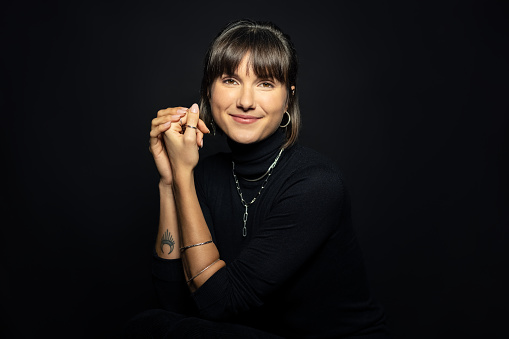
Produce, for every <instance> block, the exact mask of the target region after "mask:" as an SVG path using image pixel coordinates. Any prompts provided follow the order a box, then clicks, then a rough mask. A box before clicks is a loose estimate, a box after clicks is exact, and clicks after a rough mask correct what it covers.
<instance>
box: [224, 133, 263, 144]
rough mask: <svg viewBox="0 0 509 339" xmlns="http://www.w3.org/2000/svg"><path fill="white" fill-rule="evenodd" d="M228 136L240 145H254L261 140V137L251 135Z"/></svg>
mask: <svg viewBox="0 0 509 339" xmlns="http://www.w3.org/2000/svg"><path fill="white" fill-rule="evenodd" d="M228 136H229V137H230V139H232V140H233V141H235V142H238V143H239V144H252V143H255V142H257V141H260V140H261V139H260V136H259V135H253V134H251V133H233V134H232V135H228Z"/></svg>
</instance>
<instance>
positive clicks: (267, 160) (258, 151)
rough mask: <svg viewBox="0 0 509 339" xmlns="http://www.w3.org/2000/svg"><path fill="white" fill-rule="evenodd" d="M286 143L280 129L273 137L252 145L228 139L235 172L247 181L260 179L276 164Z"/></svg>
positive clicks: (283, 133)
mask: <svg viewBox="0 0 509 339" xmlns="http://www.w3.org/2000/svg"><path fill="white" fill-rule="evenodd" d="M284 142H285V131H284V129H280V128H278V129H277V130H276V132H274V133H273V134H272V135H271V136H269V137H267V138H265V139H263V140H261V141H259V142H256V143H252V144H240V143H237V142H235V141H233V140H231V139H230V138H228V145H229V146H230V149H231V151H232V160H233V161H234V162H235V172H236V173H237V174H238V175H240V176H242V177H243V178H246V179H255V178H258V177H260V176H261V175H263V174H264V173H265V172H266V171H267V169H268V168H269V166H270V165H271V164H272V163H273V162H274V159H275V158H276V157H277V155H278V154H279V151H280V150H281V148H282V146H283V144H284Z"/></svg>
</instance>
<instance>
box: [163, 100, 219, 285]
mask: <svg viewBox="0 0 509 339" xmlns="http://www.w3.org/2000/svg"><path fill="white" fill-rule="evenodd" d="M200 122H201V120H199V115H198V107H197V105H196V104H194V105H193V106H192V107H191V109H190V110H189V113H188V115H187V121H186V124H188V125H191V126H199V124H200ZM197 132H198V131H197V129H195V128H187V129H186V130H185V132H184V133H183V134H182V133H181V130H180V129H179V127H178V126H175V128H171V129H169V130H168V131H167V132H165V142H166V144H167V145H169V147H168V155H169V158H170V162H171V169H172V176H173V185H172V188H173V195H174V198H175V206H176V211H177V218H178V219H177V220H178V222H177V224H178V231H179V236H180V241H181V244H182V247H185V246H191V245H195V244H200V243H203V242H207V241H209V240H211V239H212V236H211V234H210V231H209V229H208V227H207V224H206V222H205V218H204V217H203V213H202V211H201V208H200V204H199V202H198V197H197V195H196V189H195V186H194V167H195V166H196V164H197V163H198V158H199V155H198V146H197V142H196V140H197ZM181 255H182V263H183V267H184V274H185V276H186V281H189V287H190V289H191V291H195V290H196V289H197V288H199V287H200V286H201V285H203V283H205V281H207V280H208V279H209V278H210V277H211V276H212V275H213V274H214V273H215V272H217V271H218V270H219V269H221V268H222V267H224V266H225V263H224V261H222V260H220V257H219V252H218V250H217V247H216V246H215V244H214V243H212V242H210V243H207V244H204V245H201V246H195V247H191V248H188V249H186V250H185V251H184V252H182V253H181Z"/></svg>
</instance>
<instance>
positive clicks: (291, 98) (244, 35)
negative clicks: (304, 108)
mask: <svg viewBox="0 0 509 339" xmlns="http://www.w3.org/2000/svg"><path fill="white" fill-rule="evenodd" d="M246 53H249V60H248V67H249V68H250V69H252V70H253V72H254V73H255V75H256V76H258V77H260V78H273V79H276V80H278V81H279V82H281V83H282V84H284V85H285V87H286V89H287V92H288V113H289V114H290V117H291V122H290V124H289V125H288V126H287V127H286V142H285V144H284V145H283V147H285V148H288V147H290V146H291V145H293V144H294V143H295V142H296V141H297V138H298V136H299V131H300V125H301V118H300V109H299V100H298V96H297V71H298V59H297V52H296V51H295V48H294V46H293V43H292V42H291V40H290V37H289V36H288V35H287V34H285V33H283V32H282V31H281V30H280V29H279V28H278V27H277V26H276V25H274V24H273V23H270V22H259V21H252V20H238V21H234V22H231V23H229V24H228V25H226V27H225V28H224V29H223V30H222V31H221V32H220V33H219V34H218V35H217V36H216V38H215V39H214V40H213V41H212V43H211V45H210V47H209V49H208V51H207V54H206V55H205V60H204V68H203V78H202V83H201V90H200V96H201V101H200V113H201V118H202V119H203V121H204V122H205V124H206V125H207V127H209V129H211V130H212V129H218V127H217V125H216V126H212V112H211V108H210V89H211V86H212V84H213V83H214V81H215V80H216V79H217V78H218V77H220V76H222V75H223V74H234V73H235V71H236V69H237V68H238V66H239V65H240V63H241V61H242V58H243V57H244V55H246ZM291 86H295V91H294V92H293V93H292V90H291Z"/></svg>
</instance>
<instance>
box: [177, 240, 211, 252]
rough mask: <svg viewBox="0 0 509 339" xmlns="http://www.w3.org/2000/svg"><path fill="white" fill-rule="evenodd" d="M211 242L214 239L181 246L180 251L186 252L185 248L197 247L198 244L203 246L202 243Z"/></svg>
mask: <svg viewBox="0 0 509 339" xmlns="http://www.w3.org/2000/svg"><path fill="white" fill-rule="evenodd" d="M211 242H212V240H209V241H205V242H201V243H199V244H194V245H189V246H185V247H181V248H180V252H184V251H185V250H187V249H188V248H191V247H196V246H201V245H205V244H210V243H211Z"/></svg>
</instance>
